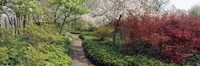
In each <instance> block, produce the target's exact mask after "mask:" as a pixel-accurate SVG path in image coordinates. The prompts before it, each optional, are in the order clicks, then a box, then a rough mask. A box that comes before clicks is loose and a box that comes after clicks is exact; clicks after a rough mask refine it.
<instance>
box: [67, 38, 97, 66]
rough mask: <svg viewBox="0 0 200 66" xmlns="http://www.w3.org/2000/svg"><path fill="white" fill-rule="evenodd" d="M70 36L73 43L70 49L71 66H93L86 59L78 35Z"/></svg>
mask: <svg viewBox="0 0 200 66" xmlns="http://www.w3.org/2000/svg"><path fill="white" fill-rule="evenodd" d="M72 36H73V37H74V42H73V43H72V45H71V47H70V57H71V58H72V63H71V66H95V65H93V64H92V63H91V62H90V61H89V60H88V59H87V58H86V56H85V52H84V48H83V47H82V40H81V39H80V38H79V35H78V34H72Z"/></svg>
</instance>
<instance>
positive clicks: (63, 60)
mask: <svg viewBox="0 0 200 66" xmlns="http://www.w3.org/2000/svg"><path fill="white" fill-rule="evenodd" d="M20 31H21V32H20V34H19V35H15V34H14V33H13V32H12V31H11V30H8V29H7V30H3V29H0V52H1V53H0V65H3V66H5V65H9V66H69V64H70V62H71V58H70V57H69V56H68V55H67V53H68V50H69V45H70V43H71V42H72V36H71V35H69V33H66V34H65V35H64V36H62V35H59V33H58V31H57V30H56V28H55V27H54V26H52V25H48V24H44V25H40V26H37V25H35V24H29V25H27V27H26V28H25V29H22V30H20Z"/></svg>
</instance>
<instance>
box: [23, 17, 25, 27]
mask: <svg viewBox="0 0 200 66" xmlns="http://www.w3.org/2000/svg"><path fill="white" fill-rule="evenodd" d="M25 27H26V16H23V28H25Z"/></svg>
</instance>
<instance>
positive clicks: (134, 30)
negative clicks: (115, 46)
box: [118, 12, 200, 64]
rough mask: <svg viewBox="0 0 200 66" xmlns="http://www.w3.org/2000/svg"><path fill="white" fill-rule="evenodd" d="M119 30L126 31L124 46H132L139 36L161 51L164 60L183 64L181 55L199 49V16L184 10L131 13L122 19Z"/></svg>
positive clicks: (150, 46)
mask: <svg viewBox="0 0 200 66" xmlns="http://www.w3.org/2000/svg"><path fill="white" fill-rule="evenodd" d="M120 24H121V25H120V26H119V28H118V31H123V32H124V33H125V34H124V36H123V40H124V41H125V43H126V46H125V48H134V47H137V46H139V45H135V42H134V41H135V40H137V39H140V40H141V41H144V42H145V45H146V46H148V47H149V48H151V49H153V50H156V51H158V52H160V53H161V55H162V57H164V59H165V60H166V61H167V62H170V63H177V64H184V59H185V58H188V57H191V56H192V55H193V54H195V53H197V52H199V51H200V20H199V19H197V18H194V17H191V16H188V15H185V14H180V13H178V12H175V13H166V14H164V15H163V16H161V17H159V16H150V15H148V14H145V15H143V16H131V17H129V18H127V19H126V20H122V21H121V23H120Z"/></svg>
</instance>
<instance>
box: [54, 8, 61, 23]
mask: <svg viewBox="0 0 200 66" xmlns="http://www.w3.org/2000/svg"><path fill="white" fill-rule="evenodd" d="M59 7H60V5H58V6H57V7H56V12H55V13H54V23H57V20H58V17H57V13H58V9H59Z"/></svg>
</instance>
